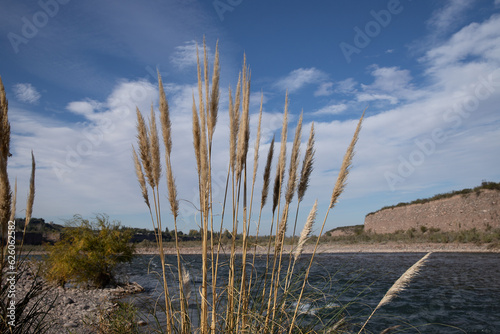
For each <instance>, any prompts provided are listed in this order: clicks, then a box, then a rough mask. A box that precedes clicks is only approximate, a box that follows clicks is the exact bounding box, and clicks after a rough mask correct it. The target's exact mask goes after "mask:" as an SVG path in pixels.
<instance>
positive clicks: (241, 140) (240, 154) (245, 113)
mask: <svg viewBox="0 0 500 334" xmlns="http://www.w3.org/2000/svg"><path fill="white" fill-rule="evenodd" d="M243 80H244V82H243V105H242V109H243V110H242V115H241V121H240V127H239V129H238V149H237V151H236V165H237V168H236V175H237V178H238V176H239V175H240V174H241V172H242V170H243V166H244V165H245V163H246V157H247V153H248V141H249V140H250V110H249V109H250V108H249V102H248V101H249V100H250V78H249V77H248V79H247V70H246V68H243Z"/></svg>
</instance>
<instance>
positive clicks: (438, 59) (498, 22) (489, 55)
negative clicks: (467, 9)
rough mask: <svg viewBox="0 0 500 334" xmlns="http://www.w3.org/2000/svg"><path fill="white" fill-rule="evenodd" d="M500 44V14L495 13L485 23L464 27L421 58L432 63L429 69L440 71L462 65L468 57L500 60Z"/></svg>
mask: <svg viewBox="0 0 500 334" xmlns="http://www.w3.org/2000/svg"><path fill="white" fill-rule="evenodd" d="M499 45H500V15H493V16H492V17H491V18H490V19H489V20H487V21H485V22H483V23H471V24H469V25H468V26H466V27H464V28H462V29H461V30H460V31H458V32H457V33H456V34H454V35H453V36H452V37H451V38H450V39H449V40H448V41H446V42H445V43H442V45H440V46H438V47H436V48H433V49H431V50H429V51H428V52H427V53H426V55H425V57H423V58H422V59H421V60H422V61H426V62H428V63H429V64H430V65H431V66H430V69H429V70H428V71H439V70H441V69H442V68H443V67H447V66H450V65H461V64H460V63H461V62H463V61H466V60H467V59H468V57H477V58H478V59H484V60H489V61H500V53H499V52H498V51H499ZM478 59H476V60H478ZM472 60H474V59H472ZM468 62H470V61H468Z"/></svg>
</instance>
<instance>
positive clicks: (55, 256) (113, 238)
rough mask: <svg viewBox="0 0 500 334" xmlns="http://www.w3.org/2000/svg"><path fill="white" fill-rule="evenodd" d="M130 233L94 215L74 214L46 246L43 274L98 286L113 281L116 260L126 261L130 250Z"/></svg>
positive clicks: (115, 223) (50, 278) (131, 245)
mask: <svg viewBox="0 0 500 334" xmlns="http://www.w3.org/2000/svg"><path fill="white" fill-rule="evenodd" d="M131 237H132V233H131V231H130V230H124V229H121V228H120V224H119V223H118V222H110V221H109V218H108V216H106V215H97V216H96V217H95V220H94V221H89V220H86V219H83V218H82V217H81V216H74V217H73V219H72V220H70V221H68V222H67V226H66V227H65V229H64V230H63V233H62V238H61V240H60V241H59V242H57V243H55V244H54V246H51V247H50V248H49V256H48V258H47V264H48V268H47V278H48V279H49V280H51V281H52V282H55V283H57V284H59V285H63V286H64V284H65V283H66V282H75V283H76V284H79V285H82V284H83V285H85V284H90V285H93V286H96V287H99V288H102V287H105V286H106V285H108V284H110V283H114V282H115V277H114V275H113V271H114V269H115V267H116V265H117V264H119V263H122V262H129V261H130V260H131V259H132V256H133V253H134V246H133V244H131V243H129V241H130V238H131Z"/></svg>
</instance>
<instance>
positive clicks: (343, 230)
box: [324, 225, 364, 237]
mask: <svg viewBox="0 0 500 334" xmlns="http://www.w3.org/2000/svg"><path fill="white" fill-rule="evenodd" d="M363 229H364V226H363V225H352V226H341V227H337V228H334V229H332V230H330V231H328V232H326V233H325V234H324V235H328V236H331V237H344V236H351V235H359V234H361V233H363Z"/></svg>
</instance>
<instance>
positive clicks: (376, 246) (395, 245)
mask: <svg viewBox="0 0 500 334" xmlns="http://www.w3.org/2000/svg"><path fill="white" fill-rule="evenodd" d="M164 249H165V254H172V255H175V254H176V251H175V248H164ZM253 251H254V250H253V248H251V249H250V251H249V252H250V253H252V254H253ZM284 251H285V253H286V252H290V246H289V245H286V246H285V247H284ZM313 251H314V245H311V244H309V245H305V246H304V252H303V254H311V253H313ZM180 252H181V254H201V246H197V245H190V246H183V245H181V246H180ZM229 252H230V247H225V248H223V249H222V250H221V253H222V254H229ZM266 252H267V247H266V246H260V245H259V246H257V254H266ZM420 252H425V253H427V252H460V253H462V252H465V253H478V252H481V253H482V252H488V253H500V248H498V247H491V246H490V245H489V244H482V245H476V244H472V243H401V242H386V243H355V244H347V243H323V244H320V245H318V249H317V251H316V253H317V254H322V253H327V254H331V253H420ZM136 253H137V254H143V255H147V254H158V249H157V248H156V247H150V248H137V249H136ZM236 253H237V254H241V253H242V248H241V247H237V248H236Z"/></svg>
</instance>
